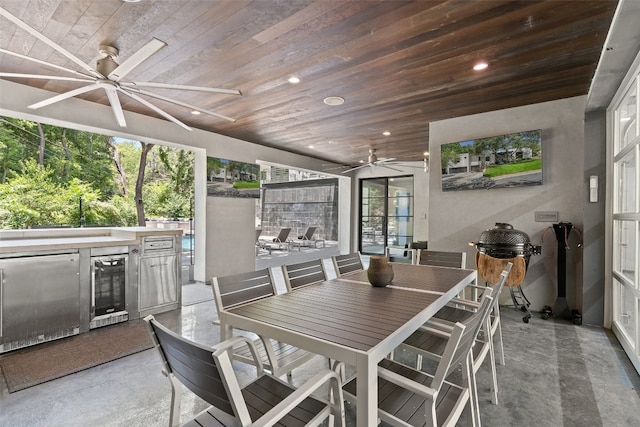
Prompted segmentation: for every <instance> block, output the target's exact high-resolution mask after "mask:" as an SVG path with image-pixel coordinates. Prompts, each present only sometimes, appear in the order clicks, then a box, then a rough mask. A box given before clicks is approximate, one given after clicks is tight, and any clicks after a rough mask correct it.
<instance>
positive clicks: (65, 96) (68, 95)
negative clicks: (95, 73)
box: [27, 84, 101, 110]
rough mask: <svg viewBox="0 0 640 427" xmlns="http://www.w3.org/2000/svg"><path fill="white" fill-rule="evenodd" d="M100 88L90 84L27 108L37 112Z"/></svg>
mask: <svg viewBox="0 0 640 427" xmlns="http://www.w3.org/2000/svg"><path fill="white" fill-rule="evenodd" d="M100 87H101V86H99V85H98V84H92V85H88V86H83V87H81V88H78V89H74V90H70V91H69V92H65V93H61V94H60V95H56V96H54V97H51V98H48V99H45V100H44V101H40V102H37V103H35V104H31V105H29V106H27V108H31V109H32V110H37V109H38V108H42V107H46V106H47V105H51V104H55V103H56V102H60V101H64V100H65V99H68V98H72V97H74V96H76V95H80V94H81V93H85V92H91V91H92V90H96V89H99V88H100Z"/></svg>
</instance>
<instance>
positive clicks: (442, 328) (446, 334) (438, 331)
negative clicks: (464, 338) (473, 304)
mask: <svg viewBox="0 0 640 427" xmlns="http://www.w3.org/2000/svg"><path fill="white" fill-rule="evenodd" d="M442 322H443V323H442V324H440V322H437V321H435V322H431V320H428V321H427V323H425V325H427V326H425V325H423V326H420V328H419V329H418V330H419V331H422V332H427V333H429V334H431V335H435V336H437V337H440V338H446V339H449V338H450V337H451V331H453V325H454V324H453V323H451V326H449V322H447V321H442ZM445 322H446V323H445ZM432 325H433V326H435V327H433V328H432V327H431V326H432Z"/></svg>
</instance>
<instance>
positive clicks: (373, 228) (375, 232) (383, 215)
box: [359, 176, 414, 255]
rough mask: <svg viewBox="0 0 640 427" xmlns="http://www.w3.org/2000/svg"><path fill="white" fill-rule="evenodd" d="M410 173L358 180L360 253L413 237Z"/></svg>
mask: <svg viewBox="0 0 640 427" xmlns="http://www.w3.org/2000/svg"><path fill="white" fill-rule="evenodd" d="M413 204H414V203H413V176H402V177H392V178H371V179H362V180H360V228H359V230H360V239H359V242H360V243H359V249H360V251H361V252H362V253H363V254H369V255H381V254H384V248H385V246H404V245H405V244H408V243H409V242H411V241H412V240H413Z"/></svg>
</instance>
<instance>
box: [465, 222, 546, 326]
mask: <svg viewBox="0 0 640 427" xmlns="http://www.w3.org/2000/svg"><path fill="white" fill-rule="evenodd" d="M469 244H470V245H472V246H475V247H476V249H478V253H477V254H476V265H477V266H478V274H479V275H480V277H482V278H483V279H484V280H485V281H486V282H488V283H496V282H497V280H498V277H499V274H500V272H501V271H502V270H503V269H504V266H505V265H506V263H507V262H509V261H510V262H513V268H512V270H511V273H510V274H509V277H508V278H507V281H506V283H505V285H506V286H508V287H509V291H510V293H511V299H512V300H513V304H514V306H516V307H517V308H519V309H520V310H521V311H525V312H526V313H527V315H526V316H525V317H523V318H522V321H523V322H525V323H529V319H530V318H531V312H530V311H529V306H530V305H531V303H530V302H529V300H528V299H527V297H526V296H525V295H524V292H523V291H522V287H521V286H520V285H521V284H522V282H523V281H524V276H525V274H526V272H527V268H528V266H529V258H530V257H531V255H539V254H540V253H541V249H542V248H541V247H540V246H536V245H532V244H531V240H530V239H529V236H528V235H527V233H525V232H523V231H520V230H514V228H513V226H512V225H511V224H505V223H502V222H497V223H496V225H495V226H494V227H493V228H491V229H489V230H485V231H483V232H482V233H481V234H480V238H479V239H478V241H477V242H471V243H469Z"/></svg>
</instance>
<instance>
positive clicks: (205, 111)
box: [127, 87, 236, 122]
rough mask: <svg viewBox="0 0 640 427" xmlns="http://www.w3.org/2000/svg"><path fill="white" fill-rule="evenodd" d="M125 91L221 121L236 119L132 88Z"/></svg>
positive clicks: (233, 120)
mask: <svg viewBox="0 0 640 427" xmlns="http://www.w3.org/2000/svg"><path fill="white" fill-rule="evenodd" d="M127 90H132V91H134V92H136V93H140V94H142V95H146V96H150V97H152V98H156V99H161V100H163V101H166V102H170V103H172V104H176V105H180V106H181V107H186V108H189V109H191V110H196V111H200V112H201V113H205V114H209V115H212V116H215V117H219V118H221V119H224V120H228V121H230V122H235V121H236V119H234V118H232V117H228V116H225V115H222V114H218V113H214V112H213V111H209V110H205V109H202V108H200V107H196V106H195V105H191V104H186V103H184V102H180V101H176V100H175V99H171V98H167V97H166V96H162V95H157V94H155V93H151V92H147V91H146V90H142V89H136V88H133V87H127Z"/></svg>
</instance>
